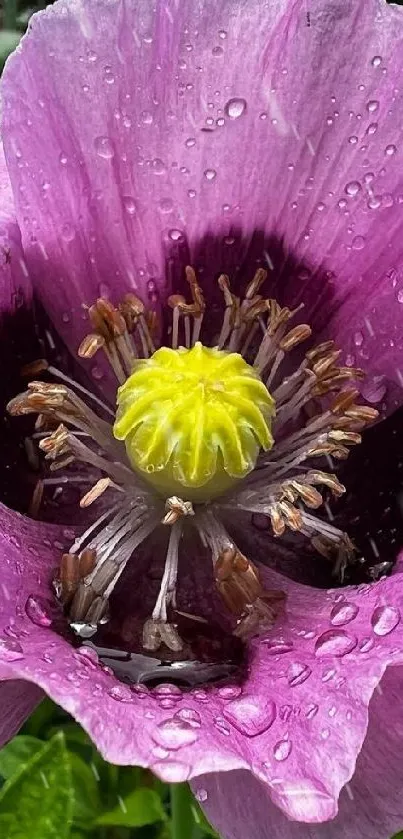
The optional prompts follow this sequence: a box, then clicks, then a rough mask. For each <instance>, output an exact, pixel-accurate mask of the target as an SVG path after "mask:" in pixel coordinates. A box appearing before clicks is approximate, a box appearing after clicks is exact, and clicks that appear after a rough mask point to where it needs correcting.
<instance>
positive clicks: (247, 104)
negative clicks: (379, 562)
mask: <svg viewBox="0 0 403 839" xmlns="http://www.w3.org/2000/svg"><path fill="white" fill-rule="evenodd" d="M402 25H403V18H402V13H401V10H400V9H398V8H396V7H390V6H387V5H386V3H384V1H383V0H368V1H367V2H366V3H360V4H357V3H355V2H354V0H336V2H335V0H326V2H324V3H321V5H320V7H318V8H317V9H315V10H311V11H309V10H307V7H306V4H305V2H302V0H301V2H297V3H295V2H291V0H281V2H280V1H279V2H277V3H275V4H273V3H272V4H262V3H259V2H257V0H256V2H253V3H251V4H249V5H248V14H247V15H246V14H245V10H244V7H243V6H242V4H241V5H240V4H238V3H235V2H234V1H233V0H226V1H225V2H222V3H219V4H217V3H215V2H213V0H203V2H199V0H198V2H196V0H185V1H184V2H182V3H180V4H178V3H176V2H174V0H168V2H166V0H164V2H162V1H161V2H157V3H156V4H154V5H153V4H151V5H150V4H149V2H148V0H141V2H137V3H134V2H130V0H125V2H121V3H120V5H119V7H116V6H115V5H114V4H109V3H107V2H105V0H91V2H86V0H83V2H80V3H73V2H69V0H60V2H58V3H56V4H55V5H53V6H52V7H49V8H48V9H47V10H46V11H44V12H42V13H41V14H40V15H38V16H36V17H35V18H34V20H33V23H32V27H31V31H30V33H29V34H28V36H26V38H25V39H24V41H23V44H22V46H21V48H20V49H19V50H18V51H17V53H16V54H15V55H14V57H13V58H12V59H11V60H10V61H9V63H8V66H7V69H6V72H5V74H4V80H3V94H4V100H5V110H4V134H5V144H6V150H7V157H8V161H9V166H10V172H11V176H12V183H13V189H14V194H15V196H16V200H17V204H18V216H19V219H20V221H21V224H22V226H23V230H24V242H25V247H26V252H27V261H28V263H29V265H30V267H32V269H33V270H34V272H35V276H36V282H37V285H38V289H39V290H40V294H41V297H42V299H43V301H44V303H45V306H46V308H47V310H48V311H49V312H50V313H51V315H52V317H53V318H54V320H55V322H56V323H57V325H58V326H59V328H60V330H61V332H62V334H63V335H64V337H65V338H66V340H67V341H68V342H69V343H70V345H71V346H75V345H76V344H77V341H78V339H79V338H80V337H81V336H82V333H83V331H84V329H85V325H84V322H83V321H82V309H81V306H82V304H83V303H88V302H90V301H91V300H92V298H94V297H95V296H96V295H98V294H100V293H102V294H108V290H109V291H110V292H111V294H112V295H113V296H114V297H115V296H116V295H119V294H120V293H121V292H122V291H123V290H127V289H128V288H129V287H131V288H138V289H139V292H140V293H142V294H143V296H144V297H147V293H151V295H152V294H153V288H154V284H155V283H157V285H158V286H159V287H160V289H161V291H162V292H164V288H165V282H166V279H167V278H168V279H169V278H170V277H171V275H172V272H173V271H174V269H175V264H176V262H177V261H178V260H179V261H181V259H182V258H183V259H186V260H190V261H193V263H194V264H195V265H196V267H204V273H203V275H202V276H203V282H204V284H205V285H206V283H207V282H208V280H209V278H210V279H211V278H212V276H213V275H215V274H216V272H218V271H220V270H228V271H230V272H231V273H232V274H233V273H234V270H235V268H236V266H241V269H242V266H243V265H244V263H245V259H246V260H247V262H248V263H249V269H248V270H247V272H246V273H247V274H249V275H250V273H251V272H252V271H253V267H254V259H255V258H262V257H263V258H264V259H266V261H267V263H268V266H269V268H270V269H271V270H272V274H271V276H272V279H273V288H272V293H281V296H282V297H285V298H286V300H287V302H288V303H293V302H296V301H300V300H301V299H304V301H305V303H306V307H307V316H308V317H309V318H311V319H312V320H313V322H314V325H315V326H316V330H317V331H319V332H325V333H326V334H331V335H334V336H335V337H336V338H337V339H338V340H339V341H341V342H342V345H343V347H344V349H345V350H346V352H347V354H348V360H349V362H350V363H357V364H360V365H362V366H364V367H366V368H367V369H368V370H369V371H370V374H371V375H370V379H369V381H368V382H367V390H368V395H369V398H370V399H371V401H373V402H381V401H382V399H383V397H384V395H385V388H386V387H387V386H388V384H389V382H395V383H397V384H398V385H399V386H401V384H402V374H401V370H400V355H401V350H402V347H401V335H400V330H399V301H400V298H401V297H402V299H403V280H402V275H401V269H402V245H401V235H400V232H399V231H400V213H401V202H402V198H403V186H402V177H401V169H402V167H401V159H400V158H401V154H402V148H401V140H402V137H401V135H402V129H401V119H400V118H399V114H400V113H401V111H402V96H403V94H402V93H401V91H400V86H399V81H400V76H401V72H402V62H403V58H402V52H401V49H400V41H401V35H402ZM332 43H337V44H338V49H337V50H336V51H331V50H329V44H332ZM49 45H51V47H50V46H49ZM89 114H90V116H91V118H89ZM280 243H281V247H280ZM251 263H252V264H251ZM241 273H242V271H241ZM150 283H151V285H150ZM388 396H389V397H390V400H389V401H390V402H392V403H393V402H394V403H395V404H396V401H397V399H396V398H395V396H396V394H394V393H393V387H392V386H391V387H389V390H388Z"/></svg>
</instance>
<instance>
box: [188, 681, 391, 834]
mask: <svg viewBox="0 0 403 839" xmlns="http://www.w3.org/2000/svg"><path fill="white" fill-rule="evenodd" d="M402 688H403V670H402V668H401V667H397V668H391V669H390V670H388V671H387V672H386V673H385V675H384V677H383V679H382V682H381V683H380V685H379V688H378V690H377V691H376V692H375V693H374V696H373V698H372V700H371V703H370V706H369V727H368V733H367V737H366V739H365V743H364V746H363V749H362V752H361V754H360V755H359V757H358V760H357V765H356V771H355V774H354V776H353V778H352V780H351V782H350V783H349V784H348V785H347V786H346V787H345V788H344V789H343V790H342V793H341V795H340V801H339V812H338V815H337V816H336V818H335V819H334V820H333V821H332V822H331V823H330V824H329V823H326V824H318V825H306V824H304V825H303V826H302V825H301V824H298V823H295V822H294V823H293V822H291V821H289V819H288V818H286V816H285V815H284V814H283V813H281V812H280V811H279V810H278V809H277V808H276V807H274V806H273V802H272V800H271V799H270V797H269V795H268V793H267V790H266V789H265V788H264V786H263V784H261V783H259V781H257V780H256V779H255V778H253V777H252V775H251V774H250V773H249V774H248V773H246V772H244V771H243V772H242V771H241V772H240V771H238V772H226V773H224V772H222V773H220V774H218V773H214V774H212V775H206V776H204V777H203V778H198V779H197V780H195V781H193V783H192V786H193V789H194V791H195V792H196V795H197V797H198V798H199V800H200V801H201V803H202V806H203V808H204V809H205V811H206V814H207V816H208V818H209V819H210V820H211V822H212V824H214V825H215V826H216V827H217V829H218V830H219V831H220V835H221V836H222V837H223V839H244V836H246V835H248V836H250V837H251V839H266V837H267V825H270V836H271V837H272V839H301V837H302V836H303V837H306V839H389V837H390V836H392V834H394V833H395V832H396V831H397V830H399V829H400V828H401V826H402V823H403V803H402V797H401V789H402V783H403V765H402V760H401V750H402V736H403V711H402V703H401V695H402ZM301 791H302V790H301ZM252 825H253V828H252V827H251V826H252ZM251 829H252V833H251Z"/></svg>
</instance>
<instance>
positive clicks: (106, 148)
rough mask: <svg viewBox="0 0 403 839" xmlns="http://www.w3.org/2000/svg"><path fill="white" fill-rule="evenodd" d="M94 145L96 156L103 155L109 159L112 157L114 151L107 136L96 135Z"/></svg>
mask: <svg viewBox="0 0 403 839" xmlns="http://www.w3.org/2000/svg"><path fill="white" fill-rule="evenodd" d="M94 147H95V151H96V153H97V155H98V157H103V158H104V159H105V160H111V159H112V157H114V154H115V152H114V150H113V145H112V142H111V140H110V138H109V137H96V138H95V140H94Z"/></svg>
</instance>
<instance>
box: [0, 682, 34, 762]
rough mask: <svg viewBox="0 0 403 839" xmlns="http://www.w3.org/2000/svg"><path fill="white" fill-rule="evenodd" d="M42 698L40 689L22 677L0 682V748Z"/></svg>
mask: <svg viewBox="0 0 403 839" xmlns="http://www.w3.org/2000/svg"><path fill="white" fill-rule="evenodd" d="M42 699H43V693H42V691H41V690H40V689H39V688H38V687H36V685H32V684H29V682H24V681H23V680H22V679H11V680H10V681H8V682H2V683H1V684H0V748H1V747H2V746H4V743H7V742H8V741H9V740H11V738H12V737H13V736H14V734H16V733H17V731H18V730H19V729H20V728H21V726H22V724H23V723H24V722H25V720H26V719H27V717H29V715H30V714H32V711H34V710H35V708H36V706H37V705H38V703H39V702H40V701H41V700H42Z"/></svg>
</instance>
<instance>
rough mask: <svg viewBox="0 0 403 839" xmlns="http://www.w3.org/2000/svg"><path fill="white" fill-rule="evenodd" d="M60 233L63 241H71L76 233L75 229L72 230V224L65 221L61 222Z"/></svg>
mask: <svg viewBox="0 0 403 839" xmlns="http://www.w3.org/2000/svg"><path fill="white" fill-rule="evenodd" d="M61 235H62V239H64V241H65V242H72V241H73V239H74V237H75V235H76V231H75V230H74V227H73V225H71V224H67V223H66V224H63V225H62V229H61Z"/></svg>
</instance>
